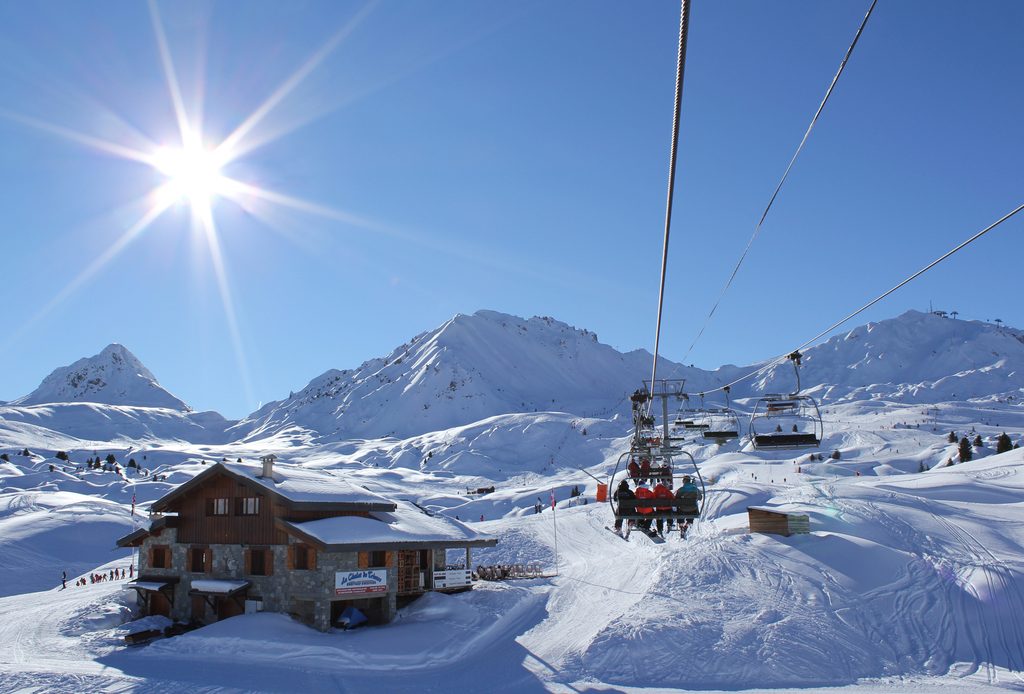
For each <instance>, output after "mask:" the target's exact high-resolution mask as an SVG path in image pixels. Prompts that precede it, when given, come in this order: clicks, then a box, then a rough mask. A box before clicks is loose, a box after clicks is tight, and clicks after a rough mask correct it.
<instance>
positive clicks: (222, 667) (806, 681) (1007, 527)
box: [0, 451, 1024, 692]
mask: <svg viewBox="0 0 1024 694" xmlns="http://www.w3.org/2000/svg"><path fill="white" fill-rule="evenodd" d="M731 465H732V466H733V469H732V472H729V473H725V474H724V475H723V478H722V479H721V480H720V481H719V482H717V483H716V485H714V486H713V487H712V488H711V490H710V494H709V498H708V512H707V518H706V519H705V520H704V521H702V522H700V523H699V524H698V525H696V526H695V527H694V528H693V529H692V530H691V532H690V534H689V535H688V537H687V538H686V539H685V540H680V539H679V538H678V536H677V535H671V536H670V537H669V539H668V541H667V542H665V543H663V544H655V543H653V542H651V541H650V540H649V539H648V538H647V537H646V536H644V535H642V534H640V533H636V532H634V533H632V534H631V535H630V538H629V540H628V541H625V540H623V539H621V538H619V537H618V536H616V535H614V534H612V533H610V532H608V531H607V530H606V529H605V525H607V524H608V523H609V521H610V514H609V512H608V509H607V507H606V506H604V505H601V504H593V503H592V504H588V505H585V506H576V507H571V508H568V507H565V504H566V502H563V504H562V506H563V507H561V508H559V509H558V510H557V511H556V512H555V514H557V515H556V519H557V521H554V520H553V518H552V512H551V510H550V508H548V509H547V510H545V511H544V512H543V513H541V514H539V515H526V516H509V517H506V518H501V519H498V520H494V521H488V522H485V523H483V524H481V528H482V529H484V530H486V531H487V532H491V533H496V534H498V535H499V536H500V537H501V538H502V542H501V543H499V545H498V546H497V547H495V548H493V549H490V550H486V551H482V552H479V553H478V555H477V561H479V562H481V563H501V562H504V561H509V560H513V559H515V560H522V558H523V557H530V558H532V559H534V560H545V559H546V560H547V561H548V563H549V565H550V566H551V567H552V568H554V559H553V556H554V555H553V552H554V544H555V530H556V523H557V533H558V554H559V560H558V576H556V577H550V578H545V579H530V580H521V581H512V582H506V583H481V584H478V586H477V588H476V589H475V590H474V591H473V592H471V593H468V594H463V595H459V596H445V595H429V596H427V597H426V598H425V599H422V600H420V601H418V602H416V603H414V604H413V605H411V606H409V607H408V608H406V609H405V610H403V611H402V613H401V616H400V618H399V619H397V620H396V621H395V622H394V623H392V624H391V625H388V626H384V627H378V628H373V629H363V630H357V631H354V632H348V633H332V634H320V633H318V632H315V631H313V630H310V629H308V628H307V627H305V626H302V625H300V624H298V623H295V622H292V621H291V620H290V619H289V618H287V617H286V616H282V615H272V614H259V615H250V616H244V617H238V618H234V619H230V620H226V621H224V622H222V623H219V624H215V625H212V626H210V627H206V628H204V629H202V630H199V631H196V632H191V633H189V634H186V635H183V636H179V637H175V638H172V639H166V640H161V641H157V642H154V643H152V644H151V645H148V646H144V647H139V648H126V647H124V646H123V645H120V643H119V641H120V638H121V637H122V636H123V634H124V633H125V631H126V628H125V627H124V626H122V625H120V624H119V621H120V619H123V618H124V616H125V615H126V613H127V607H126V605H128V604H129V603H130V602H131V601H132V598H131V592H130V591H121V590H119V588H118V586H117V584H110V583H106V584H98V585H95V586H88V587H86V588H69V589H68V590H64V591H61V590H59V589H51V590H47V591H43V592H37V593H30V594H25V595H19V596H9V597H6V598H0V625H2V626H0V639H2V642H3V643H6V644H10V648H8V649H5V651H4V654H3V656H0V673H3V682H4V683H5V684H4V685H3V687H4V688H5V690H14V689H17V688H19V687H20V686H25V685H27V684H29V683H30V682H31V683H37V684H38V683H45V684H46V686H48V687H50V688H52V689H56V690H60V691H69V690H76V691H78V690H81V688H82V687H87V688H100V687H112V688H114V689H119V688H129V689H130V688H135V687H139V686H143V685H144V688H145V689H146V690H147V691H172V690H180V688H182V687H185V686H187V687H189V688H198V689H199V690H200V691H204V690H211V691H212V690H223V689H228V690H231V689H240V690H259V691H294V690H295V689H296V688H297V687H298V688H302V689H306V688H309V689H312V690H323V689H325V688H343V689H347V690H350V691H367V690H370V689H374V688H376V689H380V688H381V687H383V688H384V689H386V690H387V691H414V690H417V691H446V690H447V691H451V690H452V688H458V689H462V688H467V687H476V688H480V687H481V686H483V687H484V689H486V690H487V691H509V692H512V691H544V690H547V691H559V690H564V691H569V689H568V688H579V687H581V686H585V687H589V688H594V689H602V688H608V687H611V688H622V689H625V690H630V689H631V688H650V689H654V690H658V691H661V690H686V689H699V690H717V689H721V690H734V689H744V688H755V689H759V688H773V689H774V688H783V689H785V688H793V689H799V688H808V687H812V688H813V687H824V686H829V687H844V688H850V689H853V690H858V691H861V690H864V691H873V690H876V689H886V688H888V687H890V686H894V684H895V683H896V682H899V686H900V687H901V688H909V689H913V688H915V687H916V688H919V689H920V690H921V691H928V690H929V687H937V686H940V685H941V686H943V687H948V686H954V685H955V687H956V688H959V689H962V690H965V691H987V690H991V691H996V690H999V689H1005V688H1019V687H1021V686H1024V676H1022V675H1021V674H1020V671H1021V670H1024V627H1022V626H1021V623H1020V620H1019V619H1018V618H1017V616H1018V615H1019V614H1021V611H1022V610H1024V561H1022V559H1021V558H1022V557H1024V552H1022V543H1024V504H1022V502H1021V499H1022V492H1024V453H1022V452H1021V451H1014V452H1011V453H1007V454H1003V455H999V456H988V457H985V458H983V459H981V460H978V461H974V462H971V463H964V464H961V465H957V466H953V467H950V468H940V469H935V470H931V471H928V472H925V473H913V474H906V475H901V476H898V477H893V476H884V477H878V476H872V477H868V476H860V477H857V476H846V477H835V476H833V477H825V476H814V475H805V474H801V475H799V476H798V477H797V478H796V479H794V480H790V479H789V478H788V477H787V482H786V483H782V482H781V481H776V482H768V481H767V480H754V479H753V477H754V476H755V475H756V474H757V472H751V471H752V470H753V471H761V470H763V469H764V467H765V466H764V465H763V464H762V463H761V462H753V461H750V462H747V463H739V464H737V463H731ZM749 503H757V504H763V503H769V504H771V505H778V506H781V507H783V508H786V509H790V510H793V511H798V512H801V513H807V514H809V515H810V517H811V527H812V533H811V534H810V535H803V536H792V537H789V538H784V537H780V536H770V535H751V534H748V533H747V532H746V517H745V508H746V505H748V504H749ZM120 563H125V561H124V560H123V559H122V560H120ZM226 663H228V664H226ZM496 673H501V674H500V677H498V678H497V679H496ZM907 678H909V679H907ZM484 682H486V683H487V684H486V685H481V683H484ZM328 683H329V684H328Z"/></svg>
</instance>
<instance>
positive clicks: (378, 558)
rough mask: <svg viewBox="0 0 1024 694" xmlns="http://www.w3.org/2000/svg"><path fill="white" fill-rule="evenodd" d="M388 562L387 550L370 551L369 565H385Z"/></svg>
mask: <svg viewBox="0 0 1024 694" xmlns="http://www.w3.org/2000/svg"><path fill="white" fill-rule="evenodd" d="M387 563H388V553H387V552H370V566H371V567H374V566H385V565H387Z"/></svg>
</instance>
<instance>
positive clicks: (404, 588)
mask: <svg viewBox="0 0 1024 694" xmlns="http://www.w3.org/2000/svg"><path fill="white" fill-rule="evenodd" d="M419 554H420V553H419V552H417V551H415V550H399V552H398V592H399V594H401V593H418V592H420V590H422V589H421V587H420V557H419Z"/></svg>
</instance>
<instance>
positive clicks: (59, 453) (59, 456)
mask: <svg viewBox="0 0 1024 694" xmlns="http://www.w3.org/2000/svg"><path fill="white" fill-rule="evenodd" d="M53 457H54V458H56V459H57V460H63V461H64V462H67V460H68V454H67V452H65V451H57V453H56V454H55V455H54V456H53Z"/></svg>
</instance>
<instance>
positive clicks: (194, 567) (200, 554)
mask: <svg viewBox="0 0 1024 694" xmlns="http://www.w3.org/2000/svg"><path fill="white" fill-rule="evenodd" d="M209 555H210V550H209V549H208V548H206V547H193V548H192V549H190V550H189V554H188V570H189V571H194V572H196V573H206V565H207V562H208V561H209V560H210V556H209Z"/></svg>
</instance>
